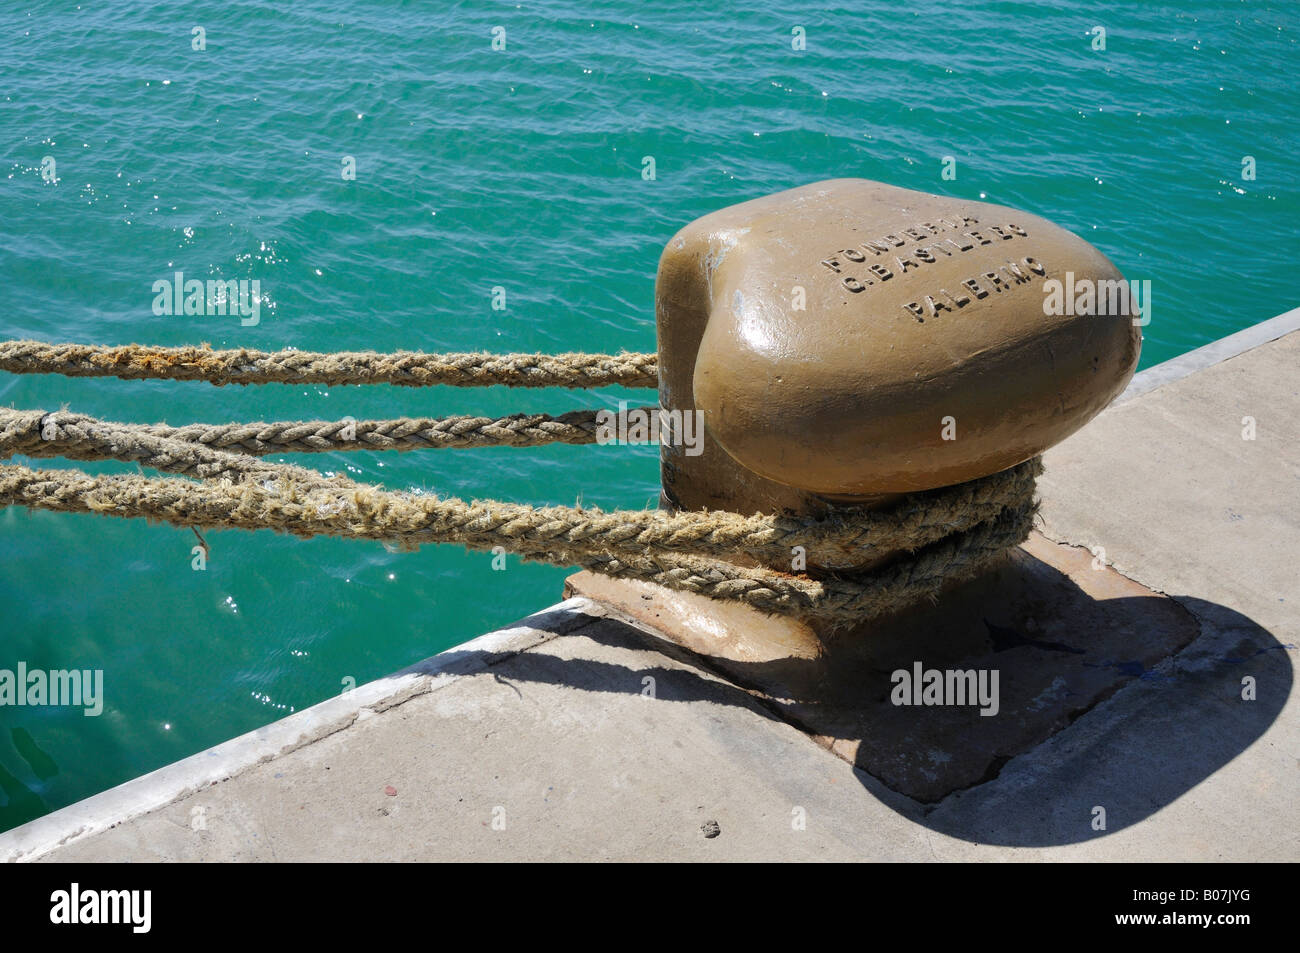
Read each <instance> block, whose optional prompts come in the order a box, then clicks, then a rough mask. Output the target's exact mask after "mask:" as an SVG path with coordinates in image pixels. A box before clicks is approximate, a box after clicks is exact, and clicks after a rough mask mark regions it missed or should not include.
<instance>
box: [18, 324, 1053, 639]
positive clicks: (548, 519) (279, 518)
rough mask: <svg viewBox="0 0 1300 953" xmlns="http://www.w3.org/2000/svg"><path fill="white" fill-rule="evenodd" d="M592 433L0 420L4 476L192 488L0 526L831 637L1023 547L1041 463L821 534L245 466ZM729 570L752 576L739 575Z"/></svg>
mask: <svg viewBox="0 0 1300 953" xmlns="http://www.w3.org/2000/svg"><path fill="white" fill-rule="evenodd" d="M0 370H7V371H12V372H15V373H57V374H64V375H66V376H69V377H120V378H124V379H128V380H140V379H167V380H204V381H208V382H210V383H213V384H217V385H223V384H262V383H268V382H285V383H294V384H327V385H336V384H363V383H389V384H398V385H403V386H420V385H431V384H448V385H452V386H460V387H468V386H485V385H489V384H505V385H509V386H516V387H571V388H579V387H602V386H606V385H614V384H618V385H622V386H627V387H653V386H655V385H656V383H657V379H658V364H657V356H656V355H654V354H619V355H600V354H576V353H575V354H557V355H540V354H506V355H492V354H480V353H474V354H420V353H417V352H408V351H401V352H396V353H393V354H378V353H375V352H369V351H361V352H344V353H337V354H322V353H312V352H305V351H293V350H289V351H276V352H263V351H249V350H228V351H214V350H211V349H210V348H208V347H206V346H204V347H179V348H159V347H143V346H140V345H127V346H124V347H99V346H90V345H77V344H59V345H52V344H43V343H40V342H36V341H6V342H0ZM654 409H655V408H642V410H654ZM596 429H597V428H596V414H595V413H594V412H591V411H575V412H573V413H569V414H564V415H561V416H559V417H551V416H549V415H546V414H512V415H509V416H507V417H500V418H489V417H469V416H455V417H443V418H406V417H402V418H398V419H395V420H371V421H355V422H354V421H351V420H345V421H287V422H286V421H281V422H274V423H253V424H224V425H208V424H191V425H188V426H183V427H170V426H167V425H165V424H156V425H135V424H120V423H113V422H107V421H100V420H97V419H95V418H93V417H88V416H86V415H83V414H71V413H66V412H59V413H45V412H44V411H18V410H3V409H0V458H7V457H12V456H14V455H15V454H23V455H26V456H31V457H70V458H72V459H79V460H106V459H115V460H125V461H130V462H135V463H137V464H139V465H141V466H147V467H150V468H153V469H156V470H160V471H163V472H165V473H173V474H179V475H180V476H182V477H193V478H196V479H197V480H198V482H194V481H193V480H189V479H182V478H177V477H159V478H149V477H145V476H142V475H136V474H108V475H89V474H86V473H83V472H81V471H78V470H34V469H30V468H28V467H25V466H15V465H0V507H3V506H9V505H21V506H27V507H31V508H34V509H46V510H53V511H61V512H84V513H106V514H111V515H114V516H124V517H144V518H146V519H150V520H161V521H164V522H167V523H171V524H173V525H176V526H182V527H191V528H193V527H197V526H205V527H238V528H243V529H272V530H275V531H277V532H282V533H291V534H293V535H296V536H302V537H310V536H317V535H328V536H338V537H345V538H355V539H375V540H382V541H385V542H396V543H398V544H399V545H401V546H403V547H406V548H415V547H417V546H419V545H421V544H423V543H437V542H451V543H458V544H460V545H463V546H465V547H467V548H469V549H496V548H497V547H502V548H503V549H504V550H505V551H507V552H512V553H516V554H518V555H520V556H522V557H523V558H524V559H526V560H531V561H543V562H549V563H553V564H555V565H560V566H575V565H576V566H582V567H583V568H586V569H590V570H593V571H595V572H599V573H603V574H605V575H609V576H617V577H625V578H632V579H640V580H644V581H648V582H654V583H658V584H659V585H662V586H666V587H668V588H671V589H677V590H682V591H687V592H694V593H698V594H701V595H704V596H708V597H710V598H715V599H728V600H733V601H738V602H742V603H744V604H746V605H750V606H752V607H754V608H756V609H761V610H763V611H767V612H777V613H795V614H799V615H801V616H813V617H817V618H821V619H824V620H828V621H830V622H831V623H833V624H835V625H842V624H850V623H854V622H860V621H862V620H863V619H866V618H870V617H872V616H875V615H879V614H883V613H886V612H892V611H897V610H899V609H902V608H905V607H906V606H908V605H911V604H913V603H915V602H916V601H918V600H921V599H933V598H934V597H935V596H936V595H937V594H938V593H939V591H940V589H941V587H942V586H943V585H945V584H946V583H948V582H951V581H955V580H961V579H965V578H969V577H971V576H974V575H976V574H978V573H979V572H982V571H984V570H985V569H987V568H988V567H989V566H990V565H992V563H993V562H994V561H995V560H997V559H999V558H1001V557H1002V556H1003V555H1004V554H1005V553H1006V551H1007V550H1008V549H1009V548H1011V547H1013V546H1016V545H1018V544H1019V543H1021V542H1023V541H1024V540H1025V538H1026V537H1027V536H1028V534H1029V532H1030V529H1031V527H1032V525H1033V520H1034V517H1035V514H1036V512H1037V504H1036V503H1035V501H1034V489H1035V480H1036V478H1037V476H1038V475H1039V474H1040V473H1041V472H1042V463H1041V460H1040V459H1039V458H1034V459H1032V460H1029V461H1026V462H1025V463H1022V464H1020V465H1019V466H1017V467H1013V468H1011V469H1009V470H1006V471H1004V472H1002V473H997V474H993V475H992V476H988V477H983V478H981V479H978V480H973V481H971V482H969V483H964V484H960V485H958V486H953V487H946V488H943V489H939V490H933V491H929V492H926V493H913V494H909V495H906V496H904V497H902V498H901V499H900V500H899V501H898V502H896V503H894V504H892V505H890V506H889V507H886V508H881V509H868V508H865V507H852V506H846V507H836V508H834V509H833V510H832V511H831V512H830V513H829V515H826V516H822V517H817V518H813V517H807V518H796V517H791V516H783V515H762V514H757V515H754V516H743V515H741V514H739V513H727V512H717V511H701V512H681V513H667V512H662V511H615V512H612V513H604V512H601V511H599V510H587V509H583V508H581V507H532V506H524V505H520V504H513V503H502V502H497V501H484V502H472V503H467V502H465V501H463V500H458V499H454V498H447V499H443V498H439V497H436V496H432V495H426V494H422V493H419V492H407V493H399V492H393V491H389V490H385V489H383V488H381V487H376V486H369V485H366V484H359V483H356V482H354V481H353V480H351V479H349V478H347V477H345V476H341V475H336V476H332V477H325V476H323V475H321V474H320V473H317V472H316V471H314V470H310V469H306V468H304V467H299V466H295V465H292V464H285V463H272V462H269V461H266V460H263V459H260V457H261V456H264V455H266V454H270V453H277V452H291V451H293V452H299V451H308V452H309V451H320V450H350V449H397V450H409V449H414V448H417V447H479V446H489V445H496V446H535V445H539V444H543V443H555V442H559V443H572V444H585V443H594V442H596ZM795 547H802V548H803V550H804V556H805V558H806V560H807V562H808V564H810V565H814V566H817V567H819V569H818V572H819V574H821V575H822V576H824V578H814V577H812V576H808V575H795V574H793V573H785V572H780V571H778V570H775V569H772V568H768V567H772V566H783V565H789V564H790V563H791V559H792V554H793V550H794V548H795ZM900 553H902V554H903V555H899V554H900ZM738 555H739V556H740V557H741V559H742V561H743V560H744V559H751V560H753V561H755V562H757V563H758V564H759V565H756V566H748V565H739V564H738V563H737V562H736V561H735V559H736V557H737V556H738ZM884 557H890V559H889V561H887V562H886V563H885V564H884V565H883V566H876V567H873V568H872V569H870V570H868V571H865V572H856V573H853V572H849V570H851V569H852V567H855V566H861V565H864V564H867V563H871V562H873V561H876V560H878V559H879V558H884ZM841 571H842V572H841Z"/></svg>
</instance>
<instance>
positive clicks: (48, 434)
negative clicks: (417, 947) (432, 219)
mask: <svg viewBox="0 0 1300 953" xmlns="http://www.w3.org/2000/svg"><path fill="white" fill-rule="evenodd" d="M153 429H154V428H150V427H144V426H140V425H128V424H117V423H110V422H104V421H100V420H97V419H95V418H93V417H87V416H85V415H82V414H70V413H45V412H43V411H39V410H33V411H16V410H5V409H0V457H9V456H12V455H14V454H24V455H27V456H31V457H69V458H71V459H77V460H108V459H115V460H126V461H129V462H135V463H139V464H141V465H142V466H148V467H151V468H153V469H157V470H163V471H166V472H170V473H179V474H183V475H187V476H194V477H198V478H206V479H213V478H225V479H232V480H242V479H246V478H249V477H252V478H256V479H267V478H273V479H284V480H287V481H289V482H292V483H293V484H295V485H298V486H307V485H312V484H318V483H326V482H328V483H330V484H332V485H336V486H337V485H339V484H340V482H341V481H344V478H342V477H334V478H332V479H331V480H329V481H326V479H325V478H324V477H322V476H321V475H320V474H318V473H316V472H315V471H314V470H309V469H306V468H304V467H298V466H294V465H291V464H276V463H270V462H267V461H264V460H259V459H256V458H252V457H249V456H244V455H241V454H238V453H230V452H228V451H225V450H218V449H215V448H214V447H211V446H209V445H207V444H204V443H196V442H186V441H182V440H179V439H176V438H174V437H165V436H158V435H156V434H155V433H153V432H152V430H153ZM164 429H165V428H164ZM182 429H184V428H182ZM1041 470H1042V466H1041V463H1040V462H1039V461H1038V460H1037V459H1036V458H1035V459H1033V460H1029V461H1026V462H1025V463H1022V464H1020V465H1019V466H1017V467H1013V468H1011V469H1010V470H1005V471H1003V472H1002V473H996V474H993V475H992V476H988V477H985V478H983V479H981V480H975V481H972V482H969V483H963V484H959V485H957V486H954V487H946V488H944V489H941V490H933V491H929V492H927V493H915V494H909V495H908V496H906V497H904V498H903V499H902V500H900V501H899V502H897V503H895V504H894V505H892V506H891V507H889V508H887V509H867V508H864V507H841V508H837V509H836V510H834V511H833V512H832V514H831V515H830V516H827V517H824V518H798V517H791V516H780V515H762V514H759V515H754V516H742V515H741V514H739V513H730V512H726V511H705V512H689V511H688V512H680V513H668V512H665V511H662V510H640V511H615V512H612V513H604V512H601V511H599V510H587V509H581V508H575V507H563V506H553V507H531V506H525V505H522V504H515V503H501V502H495V501H493V502H486V503H472V504H466V503H464V502H462V501H460V500H441V501H438V503H439V504H440V506H441V507H442V515H441V519H442V520H443V523H442V526H443V528H444V531H445V532H447V533H449V534H451V535H449V536H448V537H447V538H446V541H454V542H459V543H462V544H464V545H471V544H474V545H479V544H486V545H488V546H489V547H490V546H491V545H495V543H494V542H493V541H494V540H498V541H499V540H500V538H502V537H509V538H511V539H512V540H513V541H514V542H515V544H516V545H518V546H520V547H521V548H520V549H518V550H516V551H518V552H524V551H527V552H530V553H532V554H535V555H543V554H545V553H547V552H555V551H557V550H560V549H563V550H565V551H568V552H575V553H583V554H587V555H593V554H596V553H609V554H618V555H622V556H633V555H644V554H645V553H647V552H649V551H650V550H655V551H658V552H662V553H671V554H677V555H680V556H690V555H694V556H702V557H709V558H727V557H729V556H733V555H734V554H735V553H737V552H741V553H745V554H747V555H749V556H751V557H753V558H754V559H756V560H758V561H759V562H762V563H767V564H769V565H782V564H789V562H790V559H791V553H792V550H793V548H794V547H796V546H802V547H803V548H804V551H805V555H806V557H807V560H808V561H809V562H810V563H812V564H814V565H818V566H823V567H827V568H830V569H835V568H848V567H852V566H855V565H861V564H862V563H863V562H866V561H868V560H870V559H872V558H875V557H878V556H883V555H887V554H889V553H891V552H896V551H898V550H915V549H919V548H921V547H923V546H926V545H929V544H931V543H934V542H937V541H938V540H940V539H942V538H944V537H946V536H949V535H951V534H953V533H957V532H964V531H966V530H968V529H971V528H973V527H975V526H977V525H979V524H981V523H984V522H986V521H988V520H990V519H994V518H995V517H997V516H998V515H999V514H1000V513H1002V512H1003V511H1004V510H1005V509H1007V508H1015V507H1020V506H1023V504H1024V503H1025V501H1026V500H1028V499H1031V498H1032V496H1033V492H1034V486H1035V480H1036V478H1037V476H1038V475H1039V473H1041ZM346 482H347V483H349V484H350V485H353V486H356V485H357V484H351V481H346ZM567 564H570V565H571V564H572V563H567Z"/></svg>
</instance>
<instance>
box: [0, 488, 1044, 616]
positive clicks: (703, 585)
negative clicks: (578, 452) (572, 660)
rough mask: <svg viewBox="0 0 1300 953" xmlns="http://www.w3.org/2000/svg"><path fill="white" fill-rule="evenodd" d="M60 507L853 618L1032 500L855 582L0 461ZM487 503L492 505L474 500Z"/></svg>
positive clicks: (931, 571)
mask: <svg viewBox="0 0 1300 953" xmlns="http://www.w3.org/2000/svg"><path fill="white" fill-rule="evenodd" d="M13 504H17V505H21V506H28V507H33V508H38V509H46V510H55V511H60V512H83V513H106V514H111V515H114V516H124V517H146V518H148V519H153V520H161V521H164V522H167V523H171V524H173V525H176V526H193V525H196V524H197V525H201V526H226V527H238V528H243V529H274V530H277V531H279V532H285V533H292V534H293V535H296V536H302V537H308V536H316V535H329V536H339V537H345V538H354V539H381V540H397V541H399V542H401V543H402V544H403V545H406V546H418V545H419V544H421V543H425V542H456V543H460V544H462V545H464V546H466V547H467V548H470V549H485V548H489V547H496V546H501V547H503V548H504V549H505V550H506V551H510V552H515V553H518V554H520V555H522V556H523V557H524V558H525V559H529V560H534V561H544V562H550V563H554V564H557V565H561V566H572V565H578V566H582V567H584V568H588V569H591V570H593V571H596V572H600V573H604V574H606V575H611V576H618V577H626V578H633V579H641V580H645V581H648V582H655V583H658V584H660V585H663V586H666V587H668V588H671V589H678V590H684V591H688V592H695V593H699V594H700V595H704V596H708V597H710V598H715V599H727V600H732V601H737V602H742V603H745V604H746V605H749V606H752V607H754V608H756V609H761V610H763V611H767V612H776V613H799V614H802V615H809V616H817V617H819V618H823V619H826V620H829V621H833V622H837V623H841V624H848V623H850V622H855V621H861V620H862V619H864V618H868V617H870V616H874V615H877V614H880V613H883V612H886V611H891V610H896V609H899V608H903V607H905V606H907V605H910V604H912V603H914V602H916V601H918V600H919V599H923V598H933V597H934V596H935V595H936V594H937V593H938V591H939V589H940V588H941V587H942V586H943V585H944V584H945V583H946V582H948V581H952V580H959V579H964V578H968V577H969V576H972V575H975V574H977V573H978V572H980V571H982V570H983V569H985V568H987V567H988V565H989V564H990V563H991V562H992V561H993V560H995V559H997V558H998V557H999V556H1000V555H1001V554H1003V553H1005V551H1006V550H1007V549H1008V548H1009V547H1011V546H1014V545H1017V544H1018V543H1020V542H1022V541H1023V540H1024V539H1025V538H1026V537H1027V536H1028V534H1029V530H1030V528H1031V526H1032V522H1033V517H1034V514H1035V512H1036V506H1035V505H1034V504H1033V502H1032V501H1027V502H1026V503H1025V504H1024V505H1022V506H1020V507H1016V508H1007V509H1005V510H1003V511H1002V512H1001V513H999V514H998V516H996V517H995V518H994V519H992V520H989V521H987V522H984V523H980V524H979V525H977V526H975V527H974V528H972V529H970V530H968V531H966V532H964V533H957V534H953V535H950V536H948V537H945V538H944V539H943V540H941V541H939V542H938V543H936V544H933V545H932V546H929V547H926V548H924V549H922V550H920V551H919V552H917V553H916V554H914V555H913V556H912V557H910V558H906V559H902V560H899V561H897V562H896V563H893V564H891V565H889V566H887V567H885V568H884V569H883V570H881V571H878V572H874V573H871V574H869V575H866V576H864V577H860V578H857V579H844V578H835V579H830V580H814V579H809V578H807V577H800V576H794V575H788V574H784V573H779V572H775V571H773V570H769V569H763V568H748V567H742V566H736V565H734V564H731V563H726V562H721V561H718V560H713V559H707V558H703V557H699V556H678V555H675V554H672V553H653V554H644V555H631V554H627V555H619V556H614V555H611V554H609V553H606V552H591V551H590V550H588V549H586V548H585V547H584V548H582V549H579V548H551V549H548V550H546V551H544V552H538V551H536V550H535V549H534V548H532V547H531V546H528V545H526V542H527V538H526V537H521V536H518V535H516V534H515V533H513V532H511V531H510V526H509V525H508V524H507V525H506V526H503V527H501V528H500V531H498V532H494V533H492V534H490V535H489V536H488V537H487V538H482V537H481V536H478V535H476V534H475V533H474V529H473V527H472V525H470V524H472V520H466V519H464V517H465V516H466V515H468V514H467V511H468V510H470V509H471V508H472V507H471V505H470V504H466V503H463V502H462V501H459V500H438V499H434V498H428V497H421V496H412V495H410V494H402V493H393V492H390V491H386V490H381V489H378V488H376V487H368V486H361V485H356V484H351V485H346V484H345V485H330V484H327V483H325V482H323V481H320V480H317V481H315V482H309V483H306V484H297V483H295V482H294V481H293V480H292V479H291V478H290V477H289V476H286V475H283V474H281V475H279V477H278V478H271V479H266V480H264V481H262V482H258V481H257V480H243V481H240V482H232V481H230V480H228V479H226V480H220V481H218V480H205V481H203V482H199V483H195V482H191V481H188V480H183V479H177V478H174V477H168V478H148V477H143V476H137V475H134V474H111V475H98V476H92V475H90V474H86V473H83V472H81V471H77V470H33V469H30V468H28V467H23V466H13V465H3V466H0V505H5V506H8V505H13ZM475 505H476V506H492V505H493V504H475Z"/></svg>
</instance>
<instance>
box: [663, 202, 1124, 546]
mask: <svg viewBox="0 0 1300 953" xmlns="http://www.w3.org/2000/svg"><path fill="white" fill-rule="evenodd" d="M1067 275H1068V276H1069V279H1070V280H1072V282H1073V285H1072V287H1073V288H1074V289H1089V292H1090V296H1089V297H1087V298H1086V299H1085V298H1082V297H1081V298H1080V300H1079V302H1077V303H1078V304H1079V305H1080V307H1074V308H1069V309H1063V308H1053V307H1051V306H1049V298H1050V295H1049V293H1048V291H1047V290H1046V289H1049V288H1051V287H1052V285H1051V282H1053V281H1061V282H1064V281H1066V280H1067ZM1080 294H1082V292H1080ZM1134 305H1135V302H1134V301H1133V300H1132V297H1131V296H1130V294H1129V285H1128V283H1127V282H1125V281H1124V278H1123V276H1122V275H1121V274H1120V273H1119V271H1118V269H1116V268H1115V266H1114V265H1113V264H1111V262H1110V261H1109V260H1108V259H1107V258H1106V256H1105V255H1103V254H1102V253H1101V252H1100V251H1098V250H1097V249H1096V248H1094V247H1093V246H1091V245H1090V244H1088V243H1087V242H1085V241H1084V240H1083V239H1081V238H1079V237H1078V236H1076V235H1074V234H1072V233H1070V232H1068V231H1066V230H1065V229H1063V228H1060V227H1059V226H1056V225H1053V224H1052V223H1050V222H1048V221H1046V220H1044V219H1042V218H1039V217H1037V216H1035V215H1029V214H1026V213H1024V212H1019V211H1015V210H1012V209H1009V208H1003V207H1000V206H996V205H990V204H987V203H983V202H972V201H968V200H964V199H957V198H947V197H943V196H937V195H929V194H926V193H922V192H915V191H910V190H907V189H900V188H895V187H892V186H888V185H883V184H881V183H878V182H870V181H867V180H863V179H836V180H831V181H826V182H819V183H815V184H812V185H807V186H803V187H801V188H797V189H791V190H790V191H787V192H781V193H778V194H775V195H771V196H767V197H765V198H760V199H756V200H754V201H750V202H745V203H742V204H740V205H735V206H732V207H730V208H725V209H722V210H720V211H717V212H714V213H712V214H709V215H706V216H704V217H703V218H700V219H698V220H696V221H695V222H693V223H691V224H690V225H688V226H686V227H685V228H683V229H682V230H681V231H680V232H678V233H677V235H676V236H674V237H673V239H672V240H671V241H670V242H669V243H668V246H667V248H666V249H665V251H664V253H663V256H662V258H661V260H660V264H659V273H658V280H657V284H656V320H657V327H658V338H659V373H660V387H659V399H660V405H661V407H662V408H663V409H664V411H665V412H667V413H668V414H669V415H675V414H677V413H684V412H688V411H698V412H699V413H700V414H701V415H702V418H703V421H704V425H705V427H704V429H705V433H704V437H703V442H702V444H698V445H696V446H694V447H693V448H691V449H692V452H691V453H687V452H686V449H687V448H685V447H684V446H683V445H682V443H681V441H674V440H672V439H664V440H663V441H662V448H661V466H662V500H661V503H662V505H663V506H665V507H667V508H671V509H679V510H694V509H701V508H704V509H721V510H731V511H736V512H741V513H754V512H765V513H776V512H786V513H791V514H798V515H810V514H819V513H824V512H829V511H831V510H833V508H834V507H835V506H836V505H841V504H844V503H855V504H864V503H865V504H873V503H883V502H886V501H888V500H891V499H894V498H896V496H897V495H898V494H902V493H906V492H912V491H919V490H928V489H932V488H936V487H943V486H949V485H952V484H958V483H963V482H966V481H969V480H973V479H976V478H978V477H982V476H986V475H988V474H992V473H997V472H1000V471H1002V470H1005V469H1007V468H1008V467H1012V466H1014V465H1016V464H1018V463H1021V462H1023V461H1025V460H1028V459H1030V458H1032V457H1034V456H1036V455H1038V454H1040V453H1042V452H1043V451H1044V450H1046V449H1047V448H1048V447H1050V446H1052V445H1053V444H1055V443H1058V442H1059V441H1061V440H1062V439H1064V438H1065V437H1067V436H1069V435H1070V434H1071V433H1073V432H1074V431H1076V430H1078V429H1079V428H1080V427H1082V426H1083V425H1084V424H1085V423H1087V421H1088V420H1090V419H1091V418H1092V417H1094V416H1095V415H1096V414H1097V413H1098V412H1100V411H1101V410H1102V409H1103V408H1104V407H1105V406H1106V405H1107V404H1108V403H1109V402H1110V401H1111V400H1112V399H1113V398H1114V397H1115V396H1116V395H1118V394H1119V393H1120V392H1121V391H1122V390H1123V388H1124V386H1125V384H1126V383H1127V382H1128V380H1129V379H1130V378H1131V377H1132V375H1133V371H1134V369H1135V367H1136V365H1137V360H1138V351H1139V348H1140V345H1141V332H1140V329H1139V324H1140V323H1142V322H1141V321H1140V319H1139V317H1138V315H1137V312H1136V309H1135V307H1134ZM1052 312H1058V313H1052ZM1062 312H1063V313H1062ZM772 568H778V569H785V570H787V571H789V570H790V568H791V567H790V566H784V567H778V566H773V567H772ZM808 568H809V569H814V570H815V569H816V566H815V565H811V566H809V567H808Z"/></svg>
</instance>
